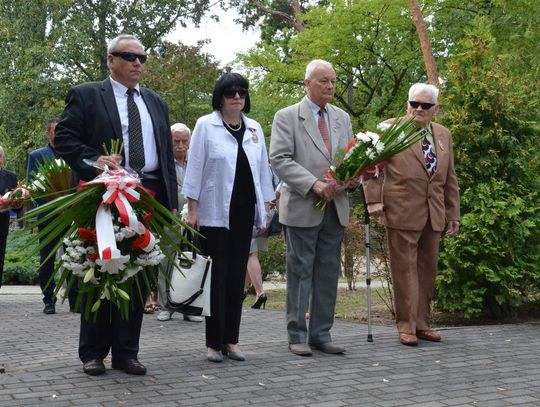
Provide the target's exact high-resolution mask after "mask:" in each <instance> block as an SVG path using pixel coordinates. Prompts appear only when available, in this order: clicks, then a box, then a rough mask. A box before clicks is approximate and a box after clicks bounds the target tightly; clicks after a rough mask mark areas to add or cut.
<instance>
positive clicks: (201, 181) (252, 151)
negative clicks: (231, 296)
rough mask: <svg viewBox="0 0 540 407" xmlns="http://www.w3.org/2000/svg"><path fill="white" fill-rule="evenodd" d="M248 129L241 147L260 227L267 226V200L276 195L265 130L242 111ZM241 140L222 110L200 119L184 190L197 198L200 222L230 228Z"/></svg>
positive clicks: (195, 132) (193, 140)
mask: <svg viewBox="0 0 540 407" xmlns="http://www.w3.org/2000/svg"><path fill="white" fill-rule="evenodd" d="M242 120H243V121H244V124H245V127H246V131H245V133H244V138H243V140H242V147H243V149H244V151H245V153H246V156H247V159H248V161H249V166H250V168H251V174H252V177H253V185H254V187H255V197H256V200H257V216H256V222H257V227H259V228H263V227H264V226H266V209H265V206H264V203H265V202H270V201H272V200H273V199H274V198H275V195H274V188H273V187H272V174H271V172H270V167H269V165H268V153H267V151H266V144H265V140H264V134H263V131H262V128H261V126H260V124H259V123H257V122H256V121H255V120H252V119H250V118H248V117H247V116H245V115H242ZM237 156H238V142H237V141H236V138H234V136H233V135H232V134H231V133H230V132H229V131H228V130H227V129H226V127H225V126H224V125H223V118H222V116H221V113H219V112H218V111H214V112H213V113H211V114H209V115H206V116H203V117H201V118H199V120H197V124H196V125H195V128H194V129H193V134H192V136H191V142H190V145H189V160H188V162H187V168H186V173H185V176H184V186H183V189H182V193H183V194H184V196H185V197H186V198H191V199H194V200H196V201H198V215H199V225H200V226H214V227H225V228H229V214H230V203H231V196H232V190H233V185H234V177H235V174H236V159H237Z"/></svg>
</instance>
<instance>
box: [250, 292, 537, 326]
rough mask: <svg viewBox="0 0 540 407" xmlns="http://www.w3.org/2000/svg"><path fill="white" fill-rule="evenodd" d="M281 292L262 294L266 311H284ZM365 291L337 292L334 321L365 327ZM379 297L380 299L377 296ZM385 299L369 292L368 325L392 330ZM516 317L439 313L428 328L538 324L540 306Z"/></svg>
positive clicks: (521, 312) (391, 320) (282, 293)
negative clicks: (351, 322) (471, 317)
mask: <svg viewBox="0 0 540 407" xmlns="http://www.w3.org/2000/svg"><path fill="white" fill-rule="evenodd" d="M285 293H286V292H285V289H269V290H266V295H267V296H268V301H267V303H266V307H267V308H269V309H276V310H284V309H285ZM366 293H367V290H366V288H358V289H356V290H354V291H349V290H347V289H346V288H339V289H338V296H337V303H336V312H335V315H336V318H339V319H344V320H346V321H356V322H362V323H367V294H366ZM379 293H380V294H381V295H379ZM381 297H382V298H386V295H385V293H384V289H382V288H375V287H372V288H371V322H372V323H373V324H374V325H386V326H394V324H395V322H394V316H393V315H392V312H391V311H390V309H389V307H388V306H387V305H386V304H385V302H384V301H383V300H382V298H381ZM254 302H255V297H254V296H253V295H249V296H248V297H247V298H246V300H245V301H244V306H246V307H248V306H251V305H252V304H253V303H254ZM516 311H519V312H516V315H515V316H514V317H512V318H507V319H494V318H492V317H489V316H481V317H478V318H474V319H471V320H466V319H464V318H463V317H462V315H459V314H450V313H444V312H440V311H437V310H435V311H433V320H432V326H433V327H434V328H437V327H449V326H464V325H490V324H501V323H516V322H527V321H538V315H539V311H540V304H538V303H536V304H532V305H529V306H525V307H521V308H520V309H519V310H516Z"/></svg>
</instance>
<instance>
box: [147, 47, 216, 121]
mask: <svg viewBox="0 0 540 407" xmlns="http://www.w3.org/2000/svg"><path fill="white" fill-rule="evenodd" d="M202 45H203V44H202V43H200V44H198V45H197V46H186V45H183V44H181V43H178V44H173V43H170V42H165V43H163V44H162V45H160V46H158V47H156V49H155V51H152V52H151V55H150V58H149V59H148V63H147V67H146V69H147V70H146V73H145V79H144V84H145V86H148V87H149V88H150V89H153V90H154V91H156V92H157V93H159V94H160V95H161V96H162V97H163V98H164V99H165V101H166V102H167V104H168V105H169V116H170V121H171V124H172V123H175V122H182V123H185V124H186V125H187V126H188V127H189V128H191V129H193V127H194V126H195V122H196V121H197V119H198V118H199V117H201V116H202V115H205V114H207V113H209V112H210V111H211V110H212V104H211V99H212V91H213V89H214V84H215V82H216V80H217V78H218V77H219V75H220V74H221V71H220V69H219V67H218V63H217V62H216V61H215V60H214V59H213V57H212V56H211V55H208V54H206V53H203V52H202V51H201V46H202Z"/></svg>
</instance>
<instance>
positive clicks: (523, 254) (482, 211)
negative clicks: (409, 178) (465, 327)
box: [437, 180, 540, 318]
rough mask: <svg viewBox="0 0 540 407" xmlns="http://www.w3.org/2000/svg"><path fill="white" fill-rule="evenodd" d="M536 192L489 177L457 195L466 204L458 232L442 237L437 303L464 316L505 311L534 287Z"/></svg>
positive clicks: (537, 281)
mask: <svg viewBox="0 0 540 407" xmlns="http://www.w3.org/2000/svg"><path fill="white" fill-rule="evenodd" d="M535 201H536V202H538V196H537V194H536V193H531V194H524V195H522V196H516V195H515V190H514V187H513V186H512V185H510V184H508V183H506V182H504V181H501V180H491V181H488V182H486V183H482V184H480V185H478V186H477V187H476V188H470V189H468V190H467V191H465V192H464V194H463V197H462V203H463V206H464V207H466V208H470V210H469V212H468V213H467V214H465V215H464V216H463V218H462V224H461V229H460V232H459V234H458V235H457V236H455V237H453V238H451V239H443V247H444V250H443V251H442V252H441V257H440V262H441V271H440V272H439V275H438V278H437V288H438V295H437V301H438V306H439V307H440V308H441V309H443V310H445V311H450V312H455V311H459V312H463V313H464V316H465V317H466V318H471V317H477V316H480V315H481V314H482V313H483V312H484V311H488V312H489V313H490V314H491V315H492V316H494V317H497V318H500V317H505V316H511V315H512V314H513V313H514V310H515V309H516V308H517V307H518V306H520V305H522V304H524V303H525V302H528V301H532V300H535V296H534V295H530V294H532V293H537V292H538V291H539V289H540V253H539V249H538V247H539V245H538V241H539V238H540V235H539V233H538V230H539V228H540V216H539V215H540V211H539V209H538V205H534V202H535Z"/></svg>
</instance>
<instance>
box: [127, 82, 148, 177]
mask: <svg viewBox="0 0 540 407" xmlns="http://www.w3.org/2000/svg"><path fill="white" fill-rule="evenodd" d="M133 93H134V90H133V89H128V90H127V95H128V100H127V108H128V135H129V166H130V167H131V169H133V170H135V171H137V172H139V173H140V171H141V169H142V168H143V167H144V163H145V161H144V144H143V136H142V126H141V116H140V114H139V109H138V108H137V104H136V103H135V100H134V99H133Z"/></svg>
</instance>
